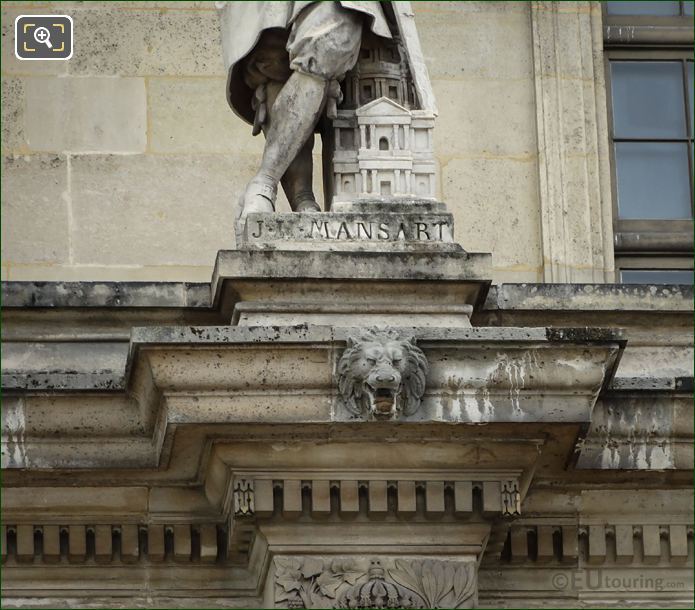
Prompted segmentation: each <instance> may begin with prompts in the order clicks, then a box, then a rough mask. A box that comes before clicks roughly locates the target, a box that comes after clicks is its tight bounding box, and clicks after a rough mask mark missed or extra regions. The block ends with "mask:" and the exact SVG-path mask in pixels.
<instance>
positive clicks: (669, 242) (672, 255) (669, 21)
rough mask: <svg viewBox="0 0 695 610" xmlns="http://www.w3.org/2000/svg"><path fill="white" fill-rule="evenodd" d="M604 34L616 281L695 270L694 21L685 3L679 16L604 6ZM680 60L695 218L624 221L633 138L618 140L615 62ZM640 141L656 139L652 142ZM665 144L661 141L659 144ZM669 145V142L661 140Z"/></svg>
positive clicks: (692, 210) (694, 215) (686, 140)
mask: <svg viewBox="0 0 695 610" xmlns="http://www.w3.org/2000/svg"><path fill="white" fill-rule="evenodd" d="M602 5H603V6H602V11H603V32H604V44H603V48H604V53H603V55H604V74H605V82H606V102H607V116H608V123H607V126H608V137H609V143H610V146H609V155H610V174H611V194H612V198H613V235H614V246H615V257H616V281H620V272H621V271H622V269H626V270H628V269H650V268H652V269H666V268H668V269H682V270H691V269H693V222H694V219H695V206H694V205H693V201H694V196H695V179H694V178H693V171H694V170H695V167H693V149H694V148H695V143H694V141H693V132H694V131H695V125H693V124H692V122H693V117H692V116H691V115H690V110H689V103H690V95H693V92H691V91H690V89H689V86H688V68H689V66H688V61H692V60H693V59H695V58H694V57H693V47H694V45H693V41H694V34H693V17H691V16H688V15H685V14H684V5H683V2H681V4H680V11H681V14H680V15H679V16H654V15H609V14H608V12H607V6H606V3H605V2H603V3H602ZM616 60H619V61H620V60H622V61H636V62H639V61H679V62H680V63H681V64H682V76H683V78H682V83H683V100H684V102H685V104H686V106H685V111H686V130H687V131H686V139H685V140H672V141H677V142H685V143H687V146H688V153H689V154H688V168H689V171H690V196H691V213H692V214H693V218H691V219H674V220H669V219H661V220H659V219H656V220H646V219H645V220H641V219H621V218H620V217H619V210H618V181H617V167H616V159H615V142H616V141H618V142H620V141H629V140H630V138H618V139H617V140H614V138H613V133H614V132H613V92H612V81H611V61H616ZM635 141H650V138H644V139H639V138H635ZM654 141H659V140H654ZM660 141H665V142H667V141H669V140H660Z"/></svg>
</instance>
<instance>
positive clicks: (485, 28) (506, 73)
mask: <svg viewBox="0 0 695 610" xmlns="http://www.w3.org/2000/svg"><path fill="white" fill-rule="evenodd" d="M412 6H413V10H414V12H415V22H416V23H417V26H418V33H419V35H420V40H421V41H422V47H423V49H424V52H425V59H426V60H427V67H428V70H429V73H430V75H431V76H432V79H433V81H435V82H433V83H432V84H433V87H434V91H435V94H436V95H437V102H438V105H439V109H440V111H442V102H443V101H444V100H443V98H442V95H441V93H440V89H438V86H439V85H440V84H441V82H442V81H437V79H447V80H454V79H455V80H466V79H469V80H470V84H469V87H471V89H474V88H475V87H477V86H479V85H480V84H482V83H483V81H487V82H491V81H498V82H499V81H503V80H506V81H514V80H517V81H518V80H520V79H522V78H524V77H528V76H530V75H531V74H532V68H533V57H532V45H531V32H530V30H529V28H528V21H529V7H528V5H527V4H523V3H509V2H466V3H465V4H457V3H455V2H428V3H421V2H414V3H413V5H412ZM452 49H456V52H455V53H452V52H451V50H452ZM490 57H495V61H490V59H489V58H490ZM474 79H475V85H473V82H474ZM446 121H447V119H446V117H445V116H444V113H442V114H440V116H439V117H438V120H437V130H439V129H442V126H443V125H444V124H446ZM437 130H435V133H436V131H437Z"/></svg>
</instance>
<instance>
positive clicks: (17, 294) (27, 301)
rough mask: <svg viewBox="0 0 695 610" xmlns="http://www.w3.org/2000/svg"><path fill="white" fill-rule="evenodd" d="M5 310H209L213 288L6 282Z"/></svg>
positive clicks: (174, 284)
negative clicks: (140, 308) (175, 308)
mask: <svg viewBox="0 0 695 610" xmlns="http://www.w3.org/2000/svg"><path fill="white" fill-rule="evenodd" d="M2 303H3V306H4V307H49V308H59V307H96V308H101V307H210V285H209V284H202V283H200V284H192V283H187V282H130V283H128V282H125V283H124V282H3V284H2Z"/></svg>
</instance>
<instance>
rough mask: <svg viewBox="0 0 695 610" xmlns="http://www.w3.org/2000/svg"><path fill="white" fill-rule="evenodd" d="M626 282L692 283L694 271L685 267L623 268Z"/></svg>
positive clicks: (622, 273) (622, 274) (622, 279)
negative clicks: (684, 268)
mask: <svg viewBox="0 0 695 610" xmlns="http://www.w3.org/2000/svg"><path fill="white" fill-rule="evenodd" d="M620 280H621V281H622V282H623V283H624V284H692V283H693V272H692V271H688V270H683V269H649V270H647V269H623V270H622V271H621V272H620Z"/></svg>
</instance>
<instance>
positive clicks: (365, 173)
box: [332, 37, 436, 203]
mask: <svg viewBox="0 0 695 610" xmlns="http://www.w3.org/2000/svg"><path fill="white" fill-rule="evenodd" d="M398 47H399V45H398V42H397V40H396V41H390V42H389V43H386V44H384V43H383V42H375V41H374V37H372V38H370V39H368V40H366V41H365V43H364V44H363V48H362V49H361V52H360V59H359V61H358V63H357V66H356V67H355V69H354V70H353V71H352V72H351V73H350V74H349V75H348V76H347V78H346V79H345V85H344V87H345V91H344V94H345V100H344V103H343V107H342V108H341V109H340V110H339V111H338V117H337V118H336V119H335V120H334V121H333V127H334V138H335V139H334V152H333V163H332V165H333V167H332V170H333V203H342V202H350V201H356V200H359V199H373V198H374V197H418V198H427V199H434V197H435V167H436V166H435V162H434V150H433V135H432V133H433V132H432V130H433V129H434V113H433V112H431V111H429V110H420V109H416V108H415V104H416V102H415V99H416V94H415V89H414V87H413V83H412V78H411V77H410V72H409V70H408V66H407V62H406V61H405V60H404V57H403V54H402V53H401V52H400V50H399V48H398Z"/></svg>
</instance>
